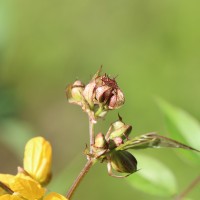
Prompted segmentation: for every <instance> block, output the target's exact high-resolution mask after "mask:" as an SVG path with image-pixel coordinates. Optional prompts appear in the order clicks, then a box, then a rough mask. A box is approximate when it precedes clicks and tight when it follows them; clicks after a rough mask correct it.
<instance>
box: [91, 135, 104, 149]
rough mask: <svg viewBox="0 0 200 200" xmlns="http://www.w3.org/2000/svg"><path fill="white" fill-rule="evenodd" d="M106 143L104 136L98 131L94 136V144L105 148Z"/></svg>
mask: <svg viewBox="0 0 200 200" xmlns="http://www.w3.org/2000/svg"><path fill="white" fill-rule="evenodd" d="M106 145H107V142H106V139H105V136H104V135H103V133H98V134H97V135H96V137H95V143H94V146H95V147H96V148H105V147H106Z"/></svg>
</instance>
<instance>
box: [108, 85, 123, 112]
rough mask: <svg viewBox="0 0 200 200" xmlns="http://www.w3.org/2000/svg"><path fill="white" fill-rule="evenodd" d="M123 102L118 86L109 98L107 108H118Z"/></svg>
mask: <svg viewBox="0 0 200 200" xmlns="http://www.w3.org/2000/svg"><path fill="white" fill-rule="evenodd" d="M124 102H125V98H124V94H123V93H122V91H121V90H120V89H119V88H117V89H116V91H115V93H114V95H113V96H112V97H111V98H110V101H109V103H108V108H109V109H110V110H113V109H118V108H120V107H121V106H122V105H123V104H124Z"/></svg>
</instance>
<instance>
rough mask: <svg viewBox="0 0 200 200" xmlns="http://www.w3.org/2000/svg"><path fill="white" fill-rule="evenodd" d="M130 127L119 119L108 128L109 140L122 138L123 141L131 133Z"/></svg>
mask: <svg viewBox="0 0 200 200" xmlns="http://www.w3.org/2000/svg"><path fill="white" fill-rule="evenodd" d="M131 130H132V126H130V125H127V124H125V123H124V122H122V121H121V118H120V119H119V120H117V121H116V122H114V123H112V124H111V126H110V128H109V136H108V138H109V139H113V138H115V137H122V139H125V138H127V137H128V135H129V134H130V133H131Z"/></svg>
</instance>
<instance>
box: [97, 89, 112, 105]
mask: <svg viewBox="0 0 200 200" xmlns="http://www.w3.org/2000/svg"><path fill="white" fill-rule="evenodd" d="M95 92H96V96H95V97H96V100H97V101H98V102H100V103H106V102H107V101H108V100H109V99H110V98H111V97H112V96H113V94H112V88H110V87H109V86H107V85H103V86H99V87H97V89H96V90H95Z"/></svg>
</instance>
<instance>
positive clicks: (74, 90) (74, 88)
mask: <svg viewBox="0 0 200 200" xmlns="http://www.w3.org/2000/svg"><path fill="white" fill-rule="evenodd" d="M84 87H85V86H84V84H83V83H82V82H81V81H79V80H77V81H75V82H74V83H73V84H70V85H68V86H67V89H66V95H67V98H68V101H69V103H74V104H78V105H80V106H81V105H82V104H83V100H84V97H83V90H84Z"/></svg>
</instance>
